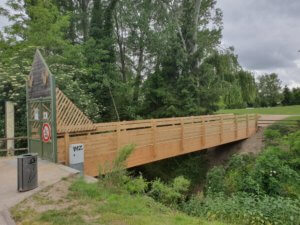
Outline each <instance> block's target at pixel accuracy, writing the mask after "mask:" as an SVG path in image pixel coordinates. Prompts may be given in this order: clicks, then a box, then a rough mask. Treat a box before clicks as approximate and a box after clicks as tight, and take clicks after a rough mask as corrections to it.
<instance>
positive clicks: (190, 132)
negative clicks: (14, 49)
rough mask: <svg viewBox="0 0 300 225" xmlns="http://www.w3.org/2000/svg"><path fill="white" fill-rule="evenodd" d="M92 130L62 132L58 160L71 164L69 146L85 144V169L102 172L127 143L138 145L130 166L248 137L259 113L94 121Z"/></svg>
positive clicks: (254, 128) (91, 172)
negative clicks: (109, 121) (98, 122)
mask: <svg viewBox="0 0 300 225" xmlns="http://www.w3.org/2000/svg"><path fill="white" fill-rule="evenodd" d="M93 125H94V129H93V130H92V131H86V132H85V131H77V132H61V133H59V134H58V161H59V162H61V163H64V164H69V159H68V156H69V153H68V151H69V145H70V144H79V143H80V144H83V145H84V149H85V153H84V171H85V174H87V175H90V176H97V175H98V174H99V166H100V165H101V166H102V167H103V166H104V165H107V164H109V163H111V162H112V161H113V160H114V159H115V157H116V155H117V153H118V150H120V149H121V148H122V147H123V146H126V145H128V144H134V145H135V146H136V147H135V150H134V152H133V153H132V154H131V155H130V157H129V159H128V160H127V167H128V168H129V167H134V166H138V165H143V164H146V163H150V162H154V161H158V160H161V159H166V158H171V157H174V156H178V155H182V154H186V153H190V152H195V151H199V150H203V149H207V148H211V147H215V146H219V145H222V144H226V143H230V142H234V141H238V140H242V139H246V138H248V137H250V136H251V135H253V134H254V133H255V132H256V130H257V117H256V115H239V116H235V115H232V114H228V115H213V116H197V117H183V118H167V119H156V120H137V121H126V122H125V121H124V122H112V123H100V124H93Z"/></svg>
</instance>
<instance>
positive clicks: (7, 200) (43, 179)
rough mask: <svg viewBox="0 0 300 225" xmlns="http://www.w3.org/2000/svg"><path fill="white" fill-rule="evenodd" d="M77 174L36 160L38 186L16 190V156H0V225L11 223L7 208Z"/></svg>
mask: <svg viewBox="0 0 300 225" xmlns="http://www.w3.org/2000/svg"><path fill="white" fill-rule="evenodd" d="M75 174H78V171H77V170H74V169H71V168H69V167H66V166H63V165H59V164H55V163H51V162H48V161H45V160H40V159H39V160H38V187H37V188H36V189H34V190H31V191H27V192H18V191H17V158H16V157H2V158H0V225H6V224H8V225H11V224H13V223H11V221H10V222H9V221H8V220H9V215H8V214H7V213H8V209H9V208H11V207H12V206H14V205H16V204H18V203H19V202H21V201H22V200H24V199H25V198H27V197H29V196H31V195H32V194H34V193H36V192H38V191H40V190H41V189H43V188H45V187H47V186H49V185H52V184H54V183H56V182H58V181H60V180H61V179H62V178H63V177H69V176H72V175H75Z"/></svg>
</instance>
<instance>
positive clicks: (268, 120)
mask: <svg viewBox="0 0 300 225" xmlns="http://www.w3.org/2000/svg"><path fill="white" fill-rule="evenodd" d="M290 116H293V115H260V117H259V120H258V126H259V127H267V126H270V125H271V124H273V123H275V122H277V121H280V120H284V119H286V118H288V117H290Z"/></svg>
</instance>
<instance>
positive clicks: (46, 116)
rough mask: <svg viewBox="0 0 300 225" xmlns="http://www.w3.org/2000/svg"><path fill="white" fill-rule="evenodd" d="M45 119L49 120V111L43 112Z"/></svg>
mask: <svg viewBox="0 0 300 225" xmlns="http://www.w3.org/2000/svg"><path fill="white" fill-rule="evenodd" d="M43 120H48V112H43Z"/></svg>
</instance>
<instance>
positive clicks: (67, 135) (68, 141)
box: [64, 133, 70, 165]
mask: <svg viewBox="0 0 300 225" xmlns="http://www.w3.org/2000/svg"><path fill="white" fill-rule="evenodd" d="M64 140H65V160H66V165H69V164H70V159H69V143H70V136H69V133H65V135H64Z"/></svg>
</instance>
